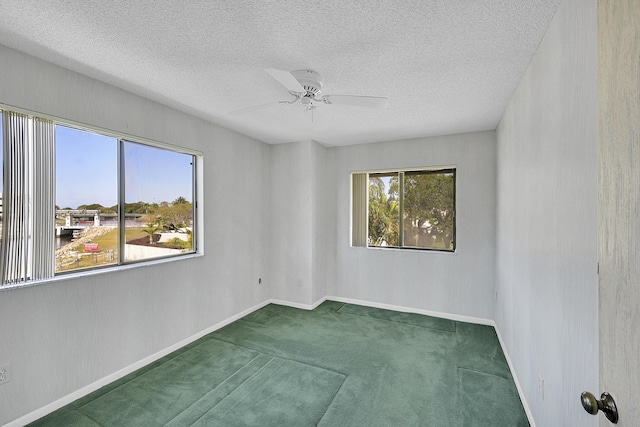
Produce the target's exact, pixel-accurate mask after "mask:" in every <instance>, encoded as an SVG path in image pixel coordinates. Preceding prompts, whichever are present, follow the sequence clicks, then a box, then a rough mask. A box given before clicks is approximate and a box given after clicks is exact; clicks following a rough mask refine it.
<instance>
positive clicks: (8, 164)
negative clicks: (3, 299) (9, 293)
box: [0, 110, 55, 285]
mask: <svg viewBox="0 0 640 427" xmlns="http://www.w3.org/2000/svg"><path fill="white" fill-rule="evenodd" d="M2 121H3V122H2V130H3V135H2V136H3V138H2V141H3V142H2V143H3V160H4V167H3V171H4V180H3V227H2V241H3V244H2V250H1V252H0V285H1V284H16V283H20V282H24V281H27V280H38V279H45V278H48V277H52V276H53V265H54V258H53V257H54V249H55V241H54V238H55V232H54V230H55V224H54V218H55V215H54V209H55V192H54V190H52V186H53V185H54V177H55V175H54V172H55V155H54V152H55V151H54V150H55V139H54V125H53V123H52V122H50V121H48V120H43V119H33V118H30V117H29V116H27V115H24V114H20V113H16V112H13V111H7V110H5V111H3V113H2ZM34 236H36V237H37V239H34Z"/></svg>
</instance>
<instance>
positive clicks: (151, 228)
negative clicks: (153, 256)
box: [142, 222, 162, 245]
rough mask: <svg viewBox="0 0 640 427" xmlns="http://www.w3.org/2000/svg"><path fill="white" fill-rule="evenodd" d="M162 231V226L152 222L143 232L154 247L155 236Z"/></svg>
mask: <svg viewBox="0 0 640 427" xmlns="http://www.w3.org/2000/svg"><path fill="white" fill-rule="evenodd" d="M161 230H162V226H160V224H158V223H154V222H150V223H148V224H147V226H146V227H145V228H143V229H142V231H143V232H145V233H146V234H148V235H149V244H150V245H153V235H154V234H155V233H157V232H158V231H161Z"/></svg>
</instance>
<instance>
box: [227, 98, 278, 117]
mask: <svg viewBox="0 0 640 427" xmlns="http://www.w3.org/2000/svg"><path fill="white" fill-rule="evenodd" d="M282 103H283V102H282V101H278V102H270V103H268V104H260V105H254V106H252V107H245V108H241V109H239V110H234V111H231V112H229V115H231V116H237V115H239V114H246V113H252V112H254V111H259V110H263V109H265V108H269V107H271V106H273V105H278V104H282ZM285 103H286V101H285Z"/></svg>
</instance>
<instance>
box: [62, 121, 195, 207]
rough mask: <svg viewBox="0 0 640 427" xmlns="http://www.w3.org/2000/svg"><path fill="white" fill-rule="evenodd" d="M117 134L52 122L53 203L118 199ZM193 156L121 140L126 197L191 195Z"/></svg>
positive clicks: (145, 199) (158, 198)
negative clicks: (107, 134) (54, 160)
mask: <svg viewBox="0 0 640 427" xmlns="http://www.w3.org/2000/svg"><path fill="white" fill-rule="evenodd" d="M117 147H118V141H117V139H116V138H112V137H108V136H103V135H99V134H95V133H90V132H86V131H82V130H78V129H73V128H69V127H65V126H56V204H57V205H58V206H60V207H61V208H64V207H71V208H76V207H78V206H79V205H82V204H92V203H99V204H101V205H103V206H113V205H115V204H116V203H117V197H118V188H117V185H118V181H117V165H118V160H117V156H118V153H117V149H118V148H117ZM191 161H192V156H190V155H186V154H181V153H175V152H172V151H168V150H162V149H158V148H154V147H149V146H145V145H141V144H136V143H132V142H126V143H125V169H126V176H125V182H126V184H125V195H126V202H127V203H130V202H138V201H143V202H147V203H160V202H163V201H166V202H172V201H173V200H175V199H176V198H177V197H179V196H182V197H185V198H186V199H187V200H189V201H191V200H192V190H191V188H192V184H191V182H192V180H191V177H192V173H191V171H192V166H191Z"/></svg>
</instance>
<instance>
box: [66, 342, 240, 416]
mask: <svg viewBox="0 0 640 427" xmlns="http://www.w3.org/2000/svg"><path fill="white" fill-rule="evenodd" d="M205 337H206V335H205ZM205 337H202V338H201V339H203V342H201V343H199V344H197V345H194V346H193V347H191V348H188V349H185V347H187V346H185V347H183V348H182V349H180V350H182V351H179V352H178V351H177V352H175V353H177V354H174V355H173V356H171V357H169V356H170V355H171V354H173V353H170V354H168V355H166V356H164V357H166V358H167V360H165V361H164V362H162V363H159V361H160V360H161V359H160V360H156V361H155V362H153V363H154V364H157V365H156V366H154V367H153V368H151V369H149V370H147V371H145V372H144V373H142V374H140V375H135V376H134V377H133V378H131V379H130V380H128V381H125V382H123V383H122V384H120V385H119V386H117V387H115V388H113V389H111V390H109V391H107V392H106V393H100V394H98V395H97V396H96V397H95V398H93V399H91V400H89V401H88V402H86V403H84V404H83V405H81V406H79V407H78V408H76V410H77V411H79V412H81V413H82V414H83V415H85V416H88V415H87V414H85V413H84V412H82V408H84V407H85V406H87V405H88V404H90V403H93V402H94V401H95V400H97V399H99V398H101V397H103V396H107V395H109V394H111V393H113V392H114V391H116V390H119V389H120V388H122V387H124V386H125V385H127V384H129V383H130V382H131V381H133V380H134V379H137V378H141V377H143V376H144V375H147V374H148V373H150V372H153V371H155V370H156V369H158V368H160V367H161V366H163V365H164V364H165V363H167V362H170V361H172V360H174V359H175V358H177V357H179V356H181V355H182V354H184V353H186V352H187V351H189V350H193V349H195V348H197V347H200V346H201V345H203V344H204V341H205V339H204V338H205ZM209 339H211V338H206V340H209ZM231 344H232V343H231ZM163 359H164V358H163ZM147 367H148V366H147ZM140 369H145V367H142V368H140ZM135 372H137V371H134V372H132V373H130V374H129V375H134V374H135ZM129 375H127V376H129ZM120 380H122V378H121V379H120ZM98 391H100V390H99V389H98V390H96V391H95V392H94V393H97V392H98ZM86 397H88V396H85V398H86ZM101 425H102V424H101Z"/></svg>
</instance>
